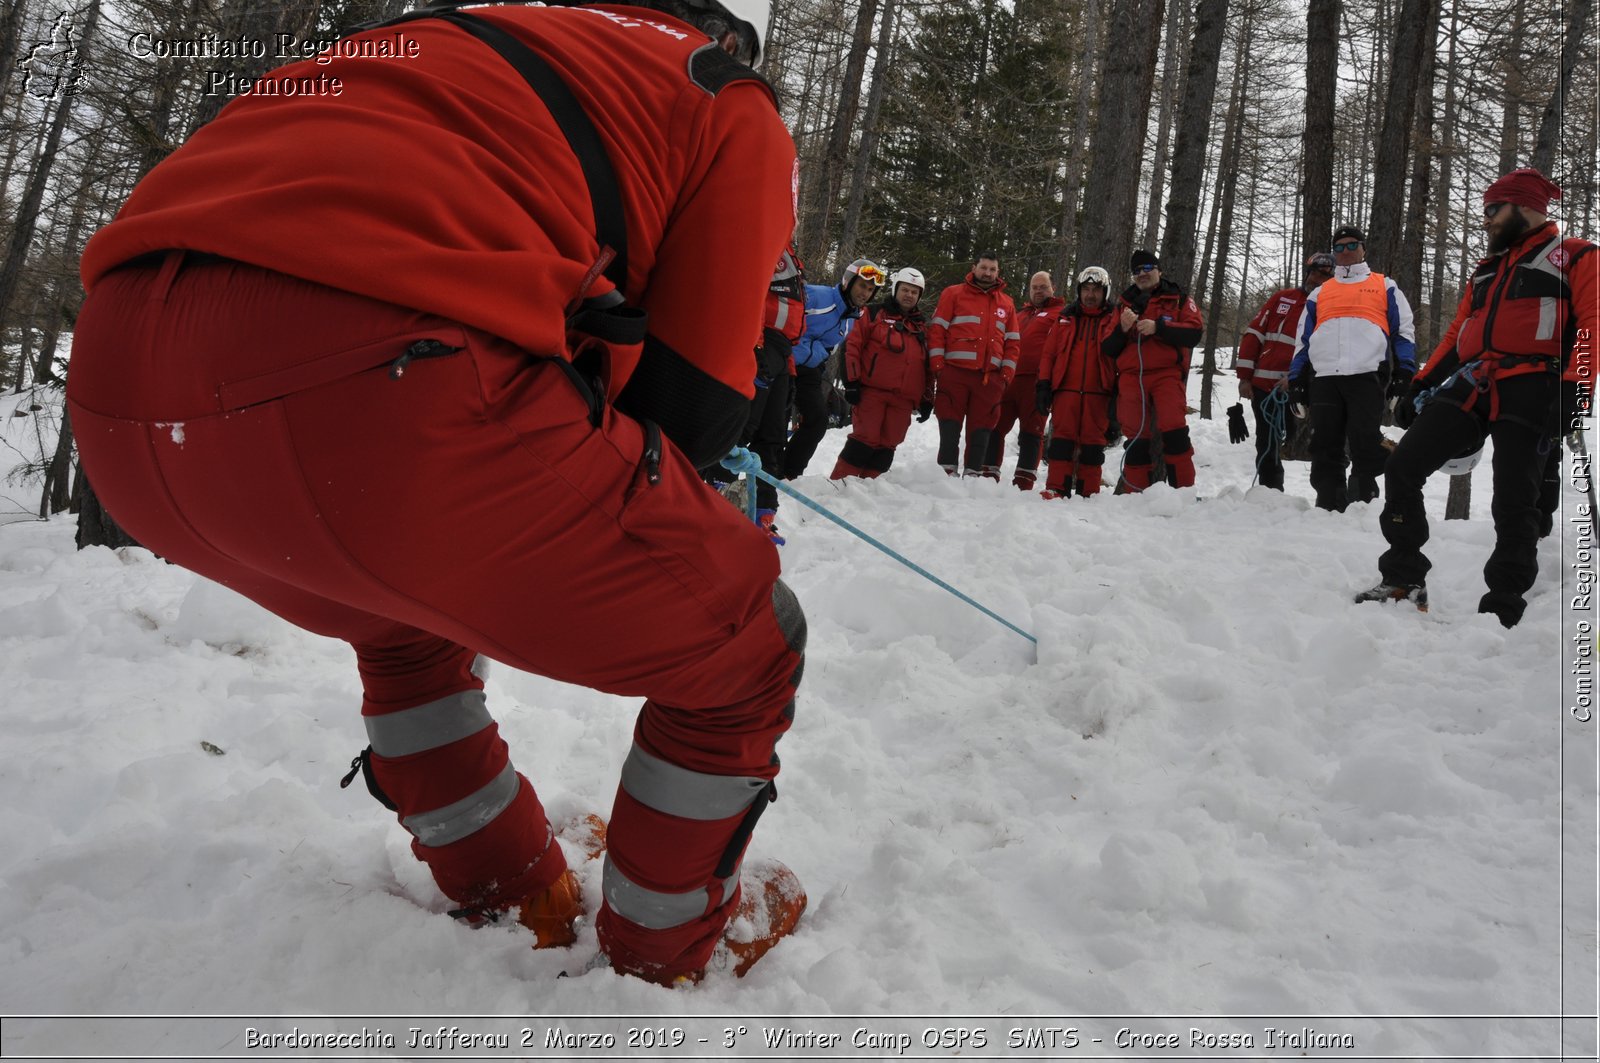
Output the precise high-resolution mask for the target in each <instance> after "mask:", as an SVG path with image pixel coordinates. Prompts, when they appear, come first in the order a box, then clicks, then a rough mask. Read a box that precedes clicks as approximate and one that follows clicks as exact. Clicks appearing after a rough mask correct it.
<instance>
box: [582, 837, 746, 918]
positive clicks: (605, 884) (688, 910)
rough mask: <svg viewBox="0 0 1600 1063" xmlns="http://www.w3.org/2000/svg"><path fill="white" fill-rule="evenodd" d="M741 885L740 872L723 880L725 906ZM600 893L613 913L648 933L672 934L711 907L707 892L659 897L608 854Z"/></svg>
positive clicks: (693, 891)
mask: <svg viewBox="0 0 1600 1063" xmlns="http://www.w3.org/2000/svg"><path fill="white" fill-rule="evenodd" d="M738 885H739V872H738V871H737V870H735V871H734V873H733V874H732V875H730V876H729V877H728V878H725V879H723V880H722V899H723V903H724V904H726V903H727V899H728V898H729V897H730V896H732V895H733V891H734V888H735V887H737V886H738ZM600 891H601V893H603V894H604V895H605V899H606V903H607V904H608V905H610V906H611V910H612V911H613V912H615V913H616V914H617V915H620V916H621V917H622V918H624V919H626V920H627V921H628V922H630V923H637V924H638V925H639V926H642V927H644V928H645V929H646V930H669V929H671V928H672V927H675V926H682V925H683V924H684V923H687V922H690V921H692V920H695V919H699V918H700V917H701V916H703V915H705V914H706V906H707V905H708V904H709V903H710V895H709V894H708V893H707V892H706V891H705V889H704V888H702V889H697V890H690V891H689V892H688V893H657V892H656V891H655V890H650V889H645V888H644V887H643V886H641V885H639V884H638V883H637V882H634V881H633V880H632V879H630V878H628V876H627V875H624V874H623V873H622V872H621V871H618V870H617V865H616V864H615V863H613V862H612V860H611V857H610V855H609V854H607V856H606V865H605V870H604V871H602V872H601V875H600Z"/></svg>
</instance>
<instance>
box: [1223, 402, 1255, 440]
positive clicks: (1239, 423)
mask: <svg viewBox="0 0 1600 1063" xmlns="http://www.w3.org/2000/svg"><path fill="white" fill-rule="evenodd" d="M1249 438H1250V429H1249V428H1248V427H1247V426H1246V425H1245V423H1244V404H1243V403H1242V402H1236V403H1234V404H1233V405H1232V406H1229V407H1228V442H1230V443H1243V442H1244V441H1245V440H1247V439H1249Z"/></svg>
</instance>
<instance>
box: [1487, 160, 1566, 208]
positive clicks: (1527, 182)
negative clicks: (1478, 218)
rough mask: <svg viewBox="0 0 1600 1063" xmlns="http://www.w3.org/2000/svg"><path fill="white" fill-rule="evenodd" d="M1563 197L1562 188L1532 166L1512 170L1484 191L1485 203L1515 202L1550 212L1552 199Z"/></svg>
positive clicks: (1518, 204) (1521, 205)
mask: <svg viewBox="0 0 1600 1063" xmlns="http://www.w3.org/2000/svg"><path fill="white" fill-rule="evenodd" d="M1560 198H1561V189H1559V188H1557V187H1556V186H1555V184H1554V183H1553V182H1552V181H1551V180H1550V179H1549V178H1548V177H1546V176H1545V175H1544V174H1542V173H1540V172H1539V171H1538V170H1535V169H1533V168H1532V167H1524V168H1523V169H1520V170H1512V171H1511V172H1510V173H1508V174H1506V175H1505V176H1504V177H1502V178H1500V180H1498V181H1496V182H1495V183H1494V184H1492V185H1490V186H1489V188H1488V191H1486V192H1484V193H1483V201H1484V202H1485V203H1513V204H1515V205H1517V206H1519V207H1527V208H1528V209H1529V210H1534V211H1538V212H1539V213H1540V214H1548V213H1550V201H1551V200H1552V199H1560Z"/></svg>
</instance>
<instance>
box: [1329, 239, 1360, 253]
mask: <svg viewBox="0 0 1600 1063" xmlns="http://www.w3.org/2000/svg"><path fill="white" fill-rule="evenodd" d="M1360 246H1361V241H1360V240H1351V241H1350V242H1349V243H1344V244H1334V245H1333V249H1334V250H1335V251H1354V250H1356V249H1357V248H1359V247H1360Z"/></svg>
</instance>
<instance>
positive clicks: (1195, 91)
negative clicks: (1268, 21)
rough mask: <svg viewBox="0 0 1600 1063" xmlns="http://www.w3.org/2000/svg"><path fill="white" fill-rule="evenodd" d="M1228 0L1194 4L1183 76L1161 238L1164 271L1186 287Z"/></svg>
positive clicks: (1190, 273)
mask: <svg viewBox="0 0 1600 1063" xmlns="http://www.w3.org/2000/svg"><path fill="white" fill-rule="evenodd" d="M1227 20H1228V0H1200V3H1199V4H1198V5H1197V7H1196V8H1195V20H1194V43H1193V44H1192V45H1191V46H1190V48H1189V63H1188V68H1187V70H1186V72H1185V74H1184V79H1183V109H1182V110H1181V111H1180V112H1179V114H1178V138H1177V144H1176V145H1175V146H1174V147H1173V151H1172V192H1171V194H1170V196H1169V198H1168V199H1167V228H1166V234H1165V236H1164V238H1163V239H1162V241H1161V275H1162V276H1163V277H1165V278H1167V279H1168V280H1171V281H1175V282H1176V283H1177V284H1178V285H1180V286H1181V287H1183V288H1189V287H1191V286H1192V282H1193V280H1194V272H1193V271H1194V248H1195V237H1196V233H1195V218H1196V216H1197V215H1198V213H1199V210H1200V191H1201V188H1200V184H1201V176H1202V173H1203V172H1204V169H1205V158H1206V140H1207V138H1208V137H1209V136H1210V133H1211V122H1212V117H1211V105H1212V101H1213V99H1214V98H1215V96H1216V92H1217V63H1218V60H1220V59H1221V57H1222V33H1223V30H1224V29H1226V28H1227Z"/></svg>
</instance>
